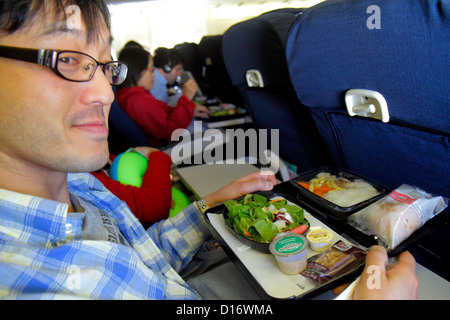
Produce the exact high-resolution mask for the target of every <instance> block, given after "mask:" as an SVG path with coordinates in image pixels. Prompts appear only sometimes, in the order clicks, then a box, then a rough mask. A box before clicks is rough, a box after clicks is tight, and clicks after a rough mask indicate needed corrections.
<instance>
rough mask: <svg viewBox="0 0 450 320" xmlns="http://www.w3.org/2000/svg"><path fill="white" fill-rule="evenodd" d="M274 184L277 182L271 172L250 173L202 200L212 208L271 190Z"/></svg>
mask: <svg viewBox="0 0 450 320" xmlns="http://www.w3.org/2000/svg"><path fill="white" fill-rule="evenodd" d="M276 184H277V181H276V178H275V174H274V173H273V172H268V171H264V172H256V173H250V174H247V175H245V176H243V177H242V178H239V179H236V180H234V181H233V182H231V183H230V184H228V185H226V186H225V187H223V188H221V189H219V190H217V191H216V192H214V193H212V194H210V195H207V196H206V197H205V198H204V201H205V202H206V203H207V204H208V205H209V206H210V207H213V206H215V205H217V204H219V203H222V202H225V201H227V200H231V199H235V198H239V197H241V196H243V195H246V194H248V193H252V192H255V191H266V190H272V188H273V186H274V185H276Z"/></svg>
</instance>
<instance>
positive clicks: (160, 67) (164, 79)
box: [150, 48, 198, 107]
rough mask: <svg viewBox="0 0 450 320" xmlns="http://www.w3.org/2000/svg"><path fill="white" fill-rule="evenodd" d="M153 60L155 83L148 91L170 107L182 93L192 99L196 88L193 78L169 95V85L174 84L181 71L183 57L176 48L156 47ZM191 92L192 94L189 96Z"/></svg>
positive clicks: (174, 104)
mask: <svg viewBox="0 0 450 320" xmlns="http://www.w3.org/2000/svg"><path fill="white" fill-rule="evenodd" d="M153 62H154V65H155V83H154V85H153V88H152V89H151V90H150V92H151V93H152V95H153V96H154V97H155V98H156V99H158V100H161V101H164V102H165V103H167V104H168V105H170V106H172V107H174V106H176V104H177V101H178V99H179V98H180V97H181V95H182V94H185V95H187V96H188V97H190V99H191V100H193V98H194V97H195V93H196V92H197V89H198V85H197V83H196V82H195V80H194V79H190V80H189V81H188V82H186V83H185V84H184V86H183V90H182V92H180V93H174V94H172V95H169V91H168V88H169V86H173V85H175V83H176V82H177V79H178V78H179V77H181V72H182V71H183V57H182V56H181V54H180V53H179V52H178V51H177V50H176V49H168V48H157V49H156V50H155V52H154V54H153ZM192 93H193V94H194V95H193V96H192V97H191V95H192Z"/></svg>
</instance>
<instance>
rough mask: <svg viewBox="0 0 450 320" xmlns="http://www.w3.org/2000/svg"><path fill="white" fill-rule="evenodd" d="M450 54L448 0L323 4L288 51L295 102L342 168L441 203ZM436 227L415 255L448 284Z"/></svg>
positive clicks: (449, 143) (443, 244) (449, 116)
mask: <svg viewBox="0 0 450 320" xmlns="http://www.w3.org/2000/svg"><path fill="white" fill-rule="evenodd" d="M374 4H376V5H374ZM449 52H450V1H447V0H442V1H441V0H380V1H376V2H374V1H371V0H359V1H347V0H337V1H336V0H328V1H326V2H322V3H320V4H318V5H315V6H313V7H311V8H310V9H308V10H306V11H305V12H304V13H303V15H302V17H301V19H297V20H296V21H295V22H294V24H293V26H292V28H291V30H290V32H289V35H288V37H287V43H286V57H287V62H288V69H289V74H290V77H291V80H292V83H293V86H294V88H295V90H296V92H297V95H298V98H299V100H300V101H301V102H302V103H303V104H304V105H306V106H307V107H308V108H309V109H310V110H311V114H312V116H313V119H314V121H315V123H316V125H317V127H318V130H319V132H320V134H321V136H322V138H323V139H324V140H325V141H326V143H327V145H328V146H329V148H330V149H331V150H332V155H333V158H334V161H335V162H336V163H338V164H339V166H341V167H343V168H347V169H350V170H352V171H354V172H356V173H358V174H360V175H362V176H365V177H366V178H368V179H372V180H374V181H376V182H378V183H380V184H382V185H384V186H386V187H387V188H389V189H391V190H392V189H395V188H397V187H398V186H400V185H401V184H403V183H405V184H410V185H413V186H417V187H420V188H422V189H424V190H425V191H427V192H430V193H433V194H436V195H441V196H445V197H449V196H450V180H449V177H450V152H449V151H450V113H449V106H450V89H449V88H450V87H449V83H450V72H449V70H450V59H449ZM351 89H364V90H370V91H360V90H357V91H350V92H348V91H349V90H351ZM376 93H378V94H376ZM383 99H384V100H385V101H384V102H385V104H384V102H383ZM347 105H348V106H349V109H350V112H349V111H348V110H347ZM386 106H387V107H386ZM350 114H353V116H350ZM378 118H381V120H378ZM383 120H384V121H386V122H383ZM449 212H450V210H449V208H448V207H447V209H446V212H445V213H444V216H443V217H446V218H447V217H448V213H449ZM445 214H446V215H445ZM441 217H442V216H441ZM446 220H448V219H446ZM443 225H444V230H443V231H439V232H436V233H434V234H433V236H432V237H431V236H430V237H427V238H425V239H424V240H423V241H422V242H420V243H419V244H417V247H416V248H415V250H418V249H417V248H420V247H421V248H425V249H424V250H422V253H424V254H425V255H427V259H428V262H430V261H433V260H434V262H432V265H430V266H432V268H434V270H437V269H439V268H440V269H441V270H444V269H446V271H444V272H442V273H441V275H442V274H443V273H447V277H448V275H449V271H448V270H449V264H448V246H447V243H448V241H449V240H450V239H449V236H450V232H449V224H448V223H447V222H446V223H444V224H443ZM445 228H446V230H445ZM445 238H447V239H445ZM416 252H417V251H416ZM443 258H444V259H443ZM445 261H446V262H445ZM421 263H422V262H421ZM445 265H446V267H444V266H445ZM447 279H448V278H447Z"/></svg>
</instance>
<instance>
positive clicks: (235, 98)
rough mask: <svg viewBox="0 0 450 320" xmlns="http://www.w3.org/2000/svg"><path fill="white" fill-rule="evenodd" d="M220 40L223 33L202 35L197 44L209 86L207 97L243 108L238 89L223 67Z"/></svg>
mask: <svg viewBox="0 0 450 320" xmlns="http://www.w3.org/2000/svg"><path fill="white" fill-rule="evenodd" d="M222 40H223V35H214V36H204V37H203V38H202V39H201V40H200V42H199V44H198V50H199V53H200V57H201V60H202V65H203V76H204V78H205V80H206V82H207V83H208V84H209V86H210V88H211V90H210V92H209V97H208V98H211V99H213V98H215V97H217V98H219V99H220V100H221V101H222V102H225V103H232V104H234V105H236V106H237V107H240V108H244V100H243V98H242V96H241V94H240V92H239V90H238V89H237V88H236V87H235V86H234V85H233V84H232V83H231V79H230V77H229V75H228V71H227V69H226V67H225V62H224V58H223V50H222Z"/></svg>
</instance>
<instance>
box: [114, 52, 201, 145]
mask: <svg viewBox="0 0 450 320" xmlns="http://www.w3.org/2000/svg"><path fill="white" fill-rule="evenodd" d="M119 60H120V61H123V62H125V63H126V64H127V65H128V75H127V78H126V80H125V82H124V83H123V84H122V86H121V87H120V88H119V90H118V91H117V100H118V102H119V104H120V106H121V107H122V109H123V110H124V111H125V112H126V113H127V114H128V115H129V116H130V118H131V119H133V121H134V122H136V124H137V125H138V126H139V127H140V128H141V129H142V130H143V131H144V133H145V134H146V136H147V138H148V139H149V141H150V144H151V145H152V146H154V147H161V146H164V145H166V144H168V143H170V142H171V136H172V132H173V131H174V130H176V129H186V128H187V127H188V125H189V124H190V123H191V122H192V119H193V117H194V114H196V112H198V113H202V112H203V109H204V107H203V106H199V105H196V104H195V103H194V102H192V101H191V98H193V97H194V94H195V92H196V88H194V89H195V91H194V90H192V92H191V91H189V92H187V94H188V95H182V96H181V97H180V99H179V100H178V103H177V105H176V107H175V108H173V107H171V106H169V105H168V104H167V103H165V102H163V101H160V100H157V99H156V98H155V97H153V95H152V94H151V93H150V91H149V90H150V89H152V88H153V83H154V67H153V58H152V56H151V55H150V53H149V52H148V51H147V50H145V49H144V48H142V47H139V46H126V47H124V48H123V49H122V51H121V52H120V54H119Z"/></svg>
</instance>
